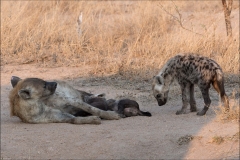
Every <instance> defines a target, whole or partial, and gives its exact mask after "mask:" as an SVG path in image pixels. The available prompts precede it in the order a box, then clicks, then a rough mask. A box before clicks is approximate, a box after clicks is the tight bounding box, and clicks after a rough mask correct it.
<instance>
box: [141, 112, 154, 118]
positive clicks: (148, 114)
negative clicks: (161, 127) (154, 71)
mask: <svg viewBox="0 0 240 160" xmlns="http://www.w3.org/2000/svg"><path fill="white" fill-rule="evenodd" d="M140 116H148V117H151V116H152V114H151V113H150V112H143V111H140Z"/></svg>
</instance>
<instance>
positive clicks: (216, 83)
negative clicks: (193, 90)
mask: <svg viewBox="0 0 240 160" xmlns="http://www.w3.org/2000/svg"><path fill="white" fill-rule="evenodd" d="M212 85H213V88H214V89H215V90H216V91H217V92H218V94H219V95H220V97H221V101H222V103H224V107H225V110H226V111H228V110H229V100H228V96H227V95H226V93H225V89H224V82H223V80H221V81H219V80H215V81H213V83H212Z"/></svg>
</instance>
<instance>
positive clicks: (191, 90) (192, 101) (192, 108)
mask: <svg viewBox="0 0 240 160" xmlns="http://www.w3.org/2000/svg"><path fill="white" fill-rule="evenodd" d="M189 94H190V95H189V97H190V111H191V112H196V111H197V107H196V101H195V98H194V84H190V87H189Z"/></svg>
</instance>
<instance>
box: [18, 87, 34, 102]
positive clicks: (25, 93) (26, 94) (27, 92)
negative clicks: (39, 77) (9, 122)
mask: <svg viewBox="0 0 240 160" xmlns="http://www.w3.org/2000/svg"><path fill="white" fill-rule="evenodd" d="M18 95H19V96H20V97H21V98H22V99H25V100H27V99H30V98H31V93H30V90H28V89H21V90H20V91H18Z"/></svg>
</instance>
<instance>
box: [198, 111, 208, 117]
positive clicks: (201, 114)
mask: <svg viewBox="0 0 240 160" xmlns="http://www.w3.org/2000/svg"><path fill="white" fill-rule="evenodd" d="M205 114H206V111H205V110H202V111H200V112H197V115H198V116H203V115H205Z"/></svg>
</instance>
